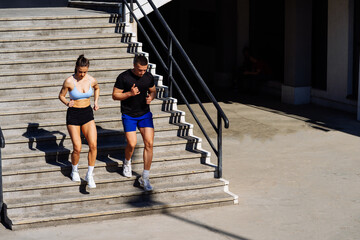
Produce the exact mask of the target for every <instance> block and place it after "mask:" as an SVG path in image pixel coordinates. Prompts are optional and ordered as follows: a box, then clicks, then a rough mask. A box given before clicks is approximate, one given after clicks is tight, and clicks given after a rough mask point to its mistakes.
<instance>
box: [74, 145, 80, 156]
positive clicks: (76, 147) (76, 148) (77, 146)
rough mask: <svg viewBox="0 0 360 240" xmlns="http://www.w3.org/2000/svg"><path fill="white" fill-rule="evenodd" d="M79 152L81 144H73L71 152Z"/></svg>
mask: <svg viewBox="0 0 360 240" xmlns="http://www.w3.org/2000/svg"><path fill="white" fill-rule="evenodd" d="M80 152H81V145H74V148H73V153H74V154H80Z"/></svg>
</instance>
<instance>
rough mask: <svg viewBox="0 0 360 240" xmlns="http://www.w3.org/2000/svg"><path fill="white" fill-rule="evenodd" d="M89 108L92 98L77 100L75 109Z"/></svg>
mask: <svg viewBox="0 0 360 240" xmlns="http://www.w3.org/2000/svg"><path fill="white" fill-rule="evenodd" d="M88 106H90V98H87V99H79V100H75V101H74V106H73V107H75V108H86V107H88Z"/></svg>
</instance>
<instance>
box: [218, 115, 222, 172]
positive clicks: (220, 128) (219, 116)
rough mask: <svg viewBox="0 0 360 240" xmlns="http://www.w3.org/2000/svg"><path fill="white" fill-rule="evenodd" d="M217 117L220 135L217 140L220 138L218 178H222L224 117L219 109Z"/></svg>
mask: <svg viewBox="0 0 360 240" xmlns="http://www.w3.org/2000/svg"><path fill="white" fill-rule="evenodd" d="M217 118H218V122H217V125H218V133H217V134H218V136H217V138H218V139H217V140H218V164H217V165H218V169H217V171H218V173H217V177H218V178H222V118H221V114H220V112H219V111H217Z"/></svg>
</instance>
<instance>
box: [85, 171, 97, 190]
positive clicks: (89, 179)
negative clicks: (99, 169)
mask: <svg viewBox="0 0 360 240" xmlns="http://www.w3.org/2000/svg"><path fill="white" fill-rule="evenodd" d="M85 181H87V183H88V187H89V188H96V184H95V181H94V176H93V175H90V176H88V175H87V174H86V177H85Z"/></svg>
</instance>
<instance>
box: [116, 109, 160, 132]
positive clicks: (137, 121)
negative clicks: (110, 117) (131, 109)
mask: <svg viewBox="0 0 360 240" xmlns="http://www.w3.org/2000/svg"><path fill="white" fill-rule="evenodd" d="M122 123H123V126H124V131H125V132H133V131H136V127H138V128H144V127H150V128H154V122H153V118H152V113H151V112H148V113H145V114H144V115H142V116H140V117H130V116H129V115H126V114H122Z"/></svg>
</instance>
